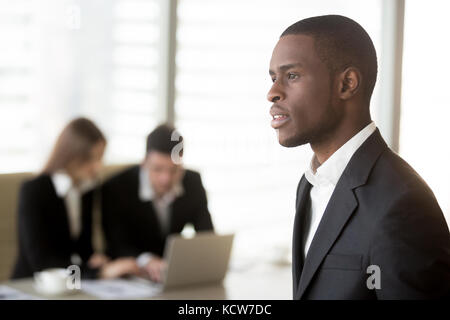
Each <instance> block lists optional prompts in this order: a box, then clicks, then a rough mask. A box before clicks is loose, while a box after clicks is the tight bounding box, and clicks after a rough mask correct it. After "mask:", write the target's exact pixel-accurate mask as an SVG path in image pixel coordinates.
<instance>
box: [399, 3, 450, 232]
mask: <svg viewBox="0 0 450 320" xmlns="http://www.w3.org/2000/svg"><path fill="white" fill-rule="evenodd" d="M449 10H450V3H448V2H447V1H439V0H431V1H427V2H421V1H407V2H406V8H405V38H404V56H403V86H402V111H401V127H400V154H401V155H402V156H403V157H404V158H405V160H406V161H408V162H409V163H410V164H411V165H412V166H413V167H414V168H415V169H416V171H418V173H419V174H420V175H421V176H422V177H423V178H424V179H425V180H426V181H427V183H428V184H429V186H430V187H431V189H432V190H433V192H434V194H435V195H436V197H437V199H438V201H439V204H440V205H441V208H442V210H443V211H444V214H445V216H446V219H447V223H449V224H450V169H449V167H448V163H450V148H449V147H448V145H449V142H448V137H449V136H450V127H449V125H448V119H449V117H450V110H449V101H450V91H449V90H448V75H449V74H450V65H449V63H448V57H449V56H450V44H449V41H448V40H447V39H445V38H443V37H442V35H443V34H445V32H443V30H449V29H450V21H449V20H448V17H447V13H448V12H449Z"/></svg>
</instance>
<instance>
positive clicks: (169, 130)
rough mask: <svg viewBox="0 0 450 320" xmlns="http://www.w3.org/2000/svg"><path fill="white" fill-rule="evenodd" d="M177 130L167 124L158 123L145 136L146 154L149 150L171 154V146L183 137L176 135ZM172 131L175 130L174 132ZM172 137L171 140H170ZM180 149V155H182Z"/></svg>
mask: <svg viewBox="0 0 450 320" xmlns="http://www.w3.org/2000/svg"><path fill="white" fill-rule="evenodd" d="M176 131H177V130H176V129H175V128H174V127H173V126H172V125H169V124H166V123H164V124H160V125H159V126H157V127H156V128H155V129H154V130H153V131H152V132H150V134H149V135H148V136H147V147H146V152H147V154H148V153H149V152H150V151H158V152H161V153H166V154H171V153H172V150H173V148H174V147H175V146H176V145H177V144H178V143H180V142H181V141H183V137H182V136H181V135H178V134H177V133H178V132H176ZM174 132H176V133H175V134H174ZM172 138H173V140H172ZM182 152H183V151H182V150H181V152H180V155H182Z"/></svg>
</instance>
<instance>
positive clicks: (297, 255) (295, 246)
mask: <svg viewBox="0 0 450 320" xmlns="http://www.w3.org/2000/svg"><path fill="white" fill-rule="evenodd" d="M310 190H311V184H310V183H309V182H308V180H306V178H305V175H303V176H302V178H301V180H300V182H299V185H298V190H297V201H296V213H295V220H294V232H293V237H292V259H293V261H292V278H293V284H294V286H293V290H294V295H295V292H296V291H297V287H298V282H299V280H300V275H301V273H302V268H303V262H304V261H303V254H302V250H303V247H302V245H303V241H302V239H303V232H302V230H303V228H304V223H305V216H306V214H307V210H308V207H307V205H306V204H307V203H308V202H309V191H310Z"/></svg>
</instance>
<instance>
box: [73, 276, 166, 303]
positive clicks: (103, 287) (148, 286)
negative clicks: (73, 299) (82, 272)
mask: <svg viewBox="0 0 450 320" xmlns="http://www.w3.org/2000/svg"><path fill="white" fill-rule="evenodd" d="M81 290H82V291H84V292H86V293H88V294H90V295H92V296H95V297H97V298H100V299H139V298H151V297H153V296H155V295H157V294H158V293H161V290H162V286H160V285H155V284H152V283H150V282H139V281H136V280H124V279H111V280H82V281H81Z"/></svg>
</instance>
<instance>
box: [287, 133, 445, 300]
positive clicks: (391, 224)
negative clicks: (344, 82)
mask: <svg viewBox="0 0 450 320" xmlns="http://www.w3.org/2000/svg"><path fill="white" fill-rule="evenodd" d="M433 160H435V159H433V158H432V157H430V161H433ZM442 165H445V164H442ZM310 189H311V184H310V183H309V182H308V181H307V179H306V178H305V176H303V177H302V179H301V180H300V183H299V186H298V190H297V202H296V208H297V214H296V218H295V223H294V237H293V252H292V254H293V265H292V267H293V269H292V272H293V282H294V286H293V289H294V292H293V294H294V299H428V298H439V297H444V296H448V294H449V292H450V235H449V230H448V227H447V224H446V221H445V219H444V216H443V214H442V211H441V209H440V207H439V205H438V203H437V201H436V199H435V197H434V195H433V193H432V191H431V190H430V188H429V187H428V186H427V185H426V183H425V182H424V181H423V180H422V179H421V178H420V176H419V175H418V174H417V173H416V172H415V171H414V170H413V169H412V168H411V167H410V166H409V165H408V164H407V163H406V162H405V161H404V160H403V159H401V158H400V157H399V156H398V155H397V154H395V153H394V152H392V151H391V150H390V149H389V148H388V147H387V145H386V143H385V142H384V140H383V138H382V137H381V135H380V132H379V131H378V129H377V130H376V131H375V132H374V133H373V134H372V135H371V136H370V137H369V138H368V139H367V140H366V141H365V142H364V143H363V144H362V145H361V147H360V148H359V149H358V150H357V151H356V152H355V154H354V155H353V157H352V158H351V160H350V162H349V163H348V165H347V167H346V168H345V170H344V172H343V174H342V176H341V178H340V180H339V181H338V183H337V185H336V188H335V190H334V192H333V194H332V196H331V199H330V201H329V202H328V205H327V207H326V210H325V212H324V215H323V217H322V220H321V221H320V224H319V227H318V228H317V231H316V233H315V236H314V238H313V241H312V243H311V246H310V248H309V251H308V254H307V256H306V259H305V260H304V259H303V254H302V252H303V246H304V243H303V241H304V240H303V232H304V224H305V221H306V220H305V216H306V214H307V212H308V210H309V206H310V201H309V198H310V197H309V194H310ZM369 265H377V266H379V268H380V280H381V281H380V283H381V289H372V290H369V289H368V286H367V283H366V281H367V279H368V278H369V276H370V274H368V273H367V267H368V266H369Z"/></svg>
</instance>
